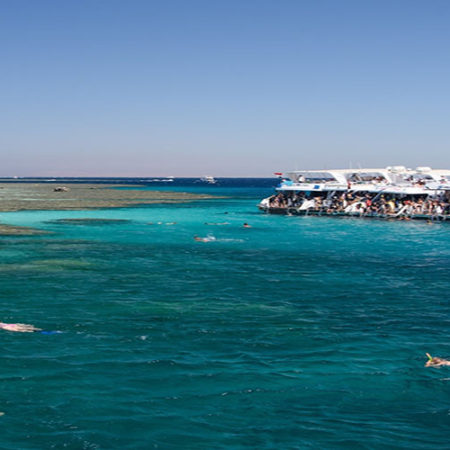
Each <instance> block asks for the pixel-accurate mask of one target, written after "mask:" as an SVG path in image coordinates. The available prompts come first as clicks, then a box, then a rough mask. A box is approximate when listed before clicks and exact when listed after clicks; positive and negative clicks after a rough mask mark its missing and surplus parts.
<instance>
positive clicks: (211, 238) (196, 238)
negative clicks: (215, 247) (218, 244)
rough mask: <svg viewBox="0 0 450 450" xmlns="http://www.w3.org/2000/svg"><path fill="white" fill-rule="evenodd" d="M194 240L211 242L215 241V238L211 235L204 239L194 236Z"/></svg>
mask: <svg viewBox="0 0 450 450" xmlns="http://www.w3.org/2000/svg"><path fill="white" fill-rule="evenodd" d="M194 240H195V241H198V242H213V241H215V240H216V238H215V237H214V236H211V235H208V236H206V237H200V236H194Z"/></svg>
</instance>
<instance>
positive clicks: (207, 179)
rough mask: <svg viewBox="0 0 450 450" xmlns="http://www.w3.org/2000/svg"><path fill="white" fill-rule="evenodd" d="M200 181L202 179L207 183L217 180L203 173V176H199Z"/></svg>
mask: <svg viewBox="0 0 450 450" xmlns="http://www.w3.org/2000/svg"><path fill="white" fill-rule="evenodd" d="M200 181H203V182H204V183H209V184H216V183H217V180H216V179H215V178H214V177H212V176H211V175H205V176H204V177H201V178H200Z"/></svg>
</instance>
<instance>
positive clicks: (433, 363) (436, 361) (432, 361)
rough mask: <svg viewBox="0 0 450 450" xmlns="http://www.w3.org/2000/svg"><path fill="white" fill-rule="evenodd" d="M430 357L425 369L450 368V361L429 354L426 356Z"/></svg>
mask: <svg viewBox="0 0 450 450" xmlns="http://www.w3.org/2000/svg"><path fill="white" fill-rule="evenodd" d="M426 355H427V356H428V361H427V362H426V363H425V367H440V366H450V361H448V360H446V359H443V358H438V357H437V356H435V357H432V356H431V355H430V354H429V353H427V354H426Z"/></svg>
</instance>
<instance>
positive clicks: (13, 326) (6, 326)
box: [0, 322, 42, 333]
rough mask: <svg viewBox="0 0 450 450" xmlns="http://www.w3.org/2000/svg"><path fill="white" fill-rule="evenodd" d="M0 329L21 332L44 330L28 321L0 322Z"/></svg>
mask: <svg viewBox="0 0 450 450" xmlns="http://www.w3.org/2000/svg"><path fill="white" fill-rule="evenodd" d="M0 329H2V330H6V331H18V332H20V333H34V332H35V331H42V329H41V328H36V327H35V326H33V325H28V324H26V323H3V322H0Z"/></svg>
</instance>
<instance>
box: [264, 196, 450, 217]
mask: <svg viewBox="0 0 450 450" xmlns="http://www.w3.org/2000/svg"><path fill="white" fill-rule="evenodd" d="M268 207H269V208H282V209H283V208H284V209H286V210H288V212H289V211H291V212H294V211H295V212H300V211H304V212H305V213H306V212H308V211H313V212H317V213H324V214H325V213H326V214H348V215H359V216H380V217H392V216H393V217H399V218H411V217H414V216H430V217H437V218H445V217H446V216H447V215H450V199H449V198H447V197H446V196H440V197H435V198H431V197H429V196H427V195H422V196H414V197H413V196H404V197H402V198H400V197H398V196H395V195H391V194H379V193H368V192H363V193H358V192H351V191H348V192H335V193H324V192H321V193H310V194H307V193H305V192H297V193H296V192H294V191H290V192H286V191H285V192H280V193H278V194H276V195H273V196H272V197H269V199H268Z"/></svg>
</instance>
